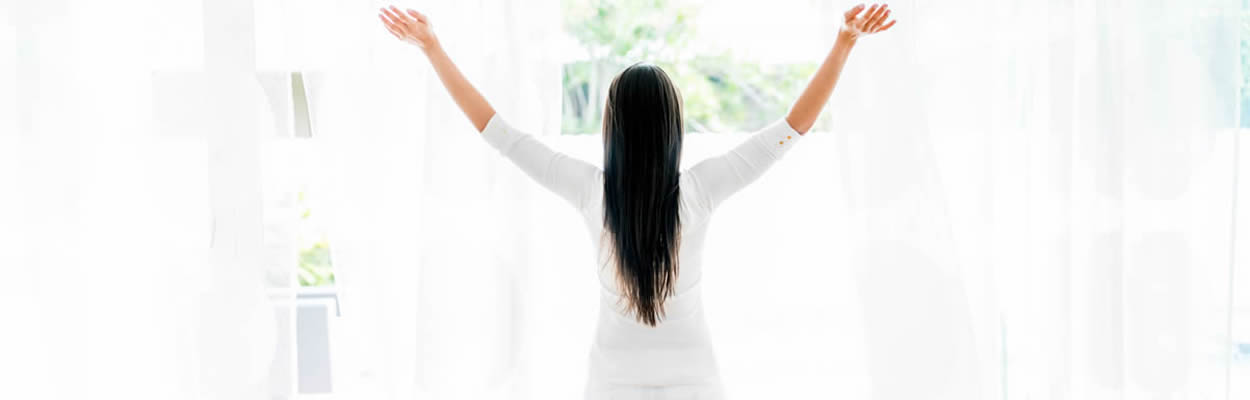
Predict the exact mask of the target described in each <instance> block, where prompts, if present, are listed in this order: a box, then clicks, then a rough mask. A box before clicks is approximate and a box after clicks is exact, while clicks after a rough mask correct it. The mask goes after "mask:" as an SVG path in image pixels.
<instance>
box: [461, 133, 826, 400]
mask: <svg viewBox="0 0 1250 400" xmlns="http://www.w3.org/2000/svg"><path fill="white" fill-rule="evenodd" d="M482 137H483V138H484V139H485V140H486V141H487V142H488V143H490V145H491V146H493V147H495V148H496V149H498V150H499V152H500V153H501V154H503V155H504V156H506V157H508V158H509V159H510V160H512V161H513V162H514V163H516V164H517V165H518V166H519V167H521V169H522V170H523V171H525V173H526V174H528V175H529V176H530V177H532V178H534V179H535V180H536V181H538V182H539V183H540V184H542V185H543V186H545V187H546V188H548V189H550V190H551V191H553V192H555V193H556V194H558V195H560V197H561V198H563V199H564V200H565V201H567V202H568V203H570V204H571V205H572V206H574V207H575V208H577V210H578V211H579V213H580V214H581V216H582V221H583V223H584V224H585V225H586V228H587V234H588V235H590V238H591V240H592V243H596V244H597V245H598V249H597V254H598V255H599V256H598V262H597V263H596V264H597V270H598V276H599V282H598V283H599V287H600V311H599V322H598V327H597V330H596V334H595V340H594V342H593V345H592V348H591V354H590V376H589V385H588V386H587V390H588V391H589V392H593V393H607V392H611V391H614V390H626V389H627V388H631V387H637V386H690V387H691V389H692V390H694V389H695V388H699V389H698V390H699V391H698V392H699V393H711V392H719V390H720V389H719V387H720V383H719V377H718V373H717V368H716V361H715V358H714V355H713V352H712V347H711V342H710V338H709V335H708V331H707V324H706V322H705V320H704V317H703V306H702V297H701V294H700V284H701V281H702V278H703V262H702V260H703V243H704V240H705V237H706V232H707V227H708V223H709V222H710V221H711V216H712V214H713V211H715V210H716V208H717V207H718V206H719V205H720V204H721V202H723V201H724V200H726V199H727V198H729V197H730V196H731V195H733V194H734V193H736V192H737V191H738V190H740V189H741V188H743V187H745V186H746V185H748V184H750V183H751V182H753V181H755V179H757V178H758V177H759V176H760V175H761V174H763V173H764V171H765V170H767V169H768V167H770V166H772V164H773V163H774V162H776V161H777V160H779V159H780V158H781V157H782V155H783V154H784V153H785V152H786V151H787V150H788V149H789V148H791V147H793V146H794V142H795V141H797V140H798V139H799V138H800V137H801V135H800V134H799V133H798V132H796V131H795V130H794V129H793V128H791V127H790V125H789V124H788V123H786V121H784V120H779V121H777V122H775V123H773V124H772V125H770V126H768V127H766V128H764V129H763V130H760V131H759V132H756V133H755V134H753V135H752V136H751V137H750V138H749V139H747V140H746V141H744V142H743V143H742V144H740V145H738V146H737V147H735V148H734V149H732V150H730V151H729V152H727V153H724V154H721V155H719V156H716V157H712V158H709V159H706V160H703V161H701V162H699V163H698V164H695V165H694V166H693V167H691V168H690V169H688V170H686V171H683V173H682V174H681V177H680V180H679V186H680V189H681V190H680V194H681V197H680V200H679V202H678V204H679V207H678V213H679V216H680V218H681V241H680V247H679V249H678V258H679V265H680V269H679V271H678V274H677V281H676V284H675V285H674V286H675V291H674V294H673V296H671V297H669V298H667V299H666V300H665V302H664V307H663V310H664V316H663V318H662V319H661V320H660V322H659V323H657V324H656V325H655V326H649V325H646V324H643V323H641V322H639V321H638V319H637V318H636V317H635V316H634V315H633V314H631V313H630V312H629V309H628V308H627V307H626V306H625V301H626V299H624V298H623V297H622V296H621V292H620V290H619V287H618V286H617V275H616V274H617V271H616V269H615V268H614V267H613V264H612V258H611V257H610V256H609V255H610V254H611V253H610V251H611V249H612V247H611V246H612V244H611V242H610V241H609V240H610V239H609V236H606V235H604V234H603V233H604V229H605V227H604V223H603V220H604V217H603V213H604V198H603V193H604V182H603V180H604V175H603V171H602V169H600V168H599V167H598V166H595V165H593V164H590V163H587V162H585V161H582V160H578V159H575V158H571V157H568V156H566V155H564V154H562V153H559V152H555V151H553V150H551V149H549V148H548V147H546V146H545V145H544V144H542V142H540V141H538V140H537V139H535V138H534V137H532V136H530V135H528V134H525V133H522V132H520V131H517V130H516V129H514V128H512V127H511V126H509V125H508V124H507V123H506V122H505V121H503V120H502V119H500V117H498V116H495V117H493V118H491V120H490V121H489V122H488V123H487V124H486V127H485V129H483V131H482ZM592 397H597V396H592Z"/></svg>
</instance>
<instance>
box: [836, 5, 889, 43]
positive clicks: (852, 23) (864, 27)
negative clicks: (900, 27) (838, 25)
mask: <svg viewBox="0 0 1250 400" xmlns="http://www.w3.org/2000/svg"><path fill="white" fill-rule="evenodd" d="M889 8H890V6H889V5H887V4H882V5H880V6H878V5H876V4H873V5H872V7H869V8H868V12H867V13H864V14H863V15H860V13H861V12H863V11H864V5H863V4H860V5H857V6H855V7H853V8H851V9H850V10H847V11H846V14H845V15H844V16H845V17H846V20H845V21H843V23H842V32H841V34H843V35H847V36H849V38H850V39H858V38H860V37H862V36H866V35H871V34H874V33H877V32H884V31H885V30H887V29H890V27H892V26H894V23H895V22H898V21H890V23H888V24H887V23H885V21H887V20H889V18H890V9H889Z"/></svg>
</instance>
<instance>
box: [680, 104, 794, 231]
mask: <svg viewBox="0 0 1250 400" xmlns="http://www.w3.org/2000/svg"><path fill="white" fill-rule="evenodd" d="M802 137H803V135H800V134H799V132H798V131H795V130H794V128H793V127H791V126H790V123H789V122H786V120H785V119H784V118H783V119H781V120H778V121H777V122H774V123H773V124H771V125H769V126H767V127H765V128H764V129H762V130H760V131H758V132H756V133H754V134H752V135H751V137H750V138H747V140H746V141H745V142H743V143H742V144H739V145H738V146H737V147H735V148H733V150H730V151H729V152H727V153H725V154H722V155H719V156H716V157H712V158H709V159H706V160H703V161H700V162H699V163H698V164H695V165H694V166H693V167H690V170H689V171H687V172H686V174H687V175H689V179H690V180H691V181H692V182H694V184H695V185H696V186H697V187H698V188H697V190H698V202H699V206H701V207H703V208H704V209H706V210H707V211H709V212H710V211H712V210H714V209H716V207H717V206H719V205H720V203H721V202H723V201H725V199H727V198H729V196H730V195H733V194H734V193H737V192H738V190H741V189H742V188H743V187H746V186H747V185H749V184H751V182H754V181H755V180H756V179H757V178H759V177H760V175H763V174H764V171H767V170H768V168H769V167H771V166H772V165H773V163H774V162H776V161H777V160H780V159H781V157H782V156H783V155H784V154H785V153H786V152H787V151H789V150H790V148H791V147H794V145H795V143H797V142H798V141H799V138H802Z"/></svg>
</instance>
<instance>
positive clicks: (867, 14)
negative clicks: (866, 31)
mask: <svg viewBox="0 0 1250 400" xmlns="http://www.w3.org/2000/svg"><path fill="white" fill-rule="evenodd" d="M876 14H877V5H876V4H873V5H872V7H868V11H866V12H864V15H863V17H862V18H861V21H863V22H867V21H872V18H873V16H875V15H876Z"/></svg>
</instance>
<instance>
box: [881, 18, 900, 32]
mask: <svg viewBox="0 0 1250 400" xmlns="http://www.w3.org/2000/svg"><path fill="white" fill-rule="evenodd" d="M895 22H898V20H893V21H890V23H888V24H885V26H883V27H881V29H877V32H885V30H886V29H890V27H891V26H894V23H895Z"/></svg>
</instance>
